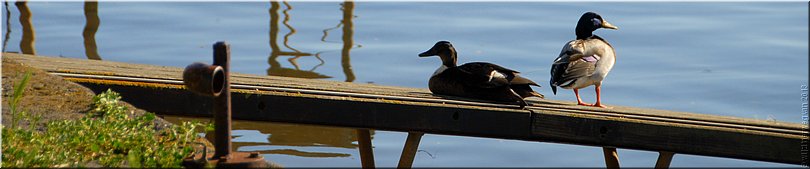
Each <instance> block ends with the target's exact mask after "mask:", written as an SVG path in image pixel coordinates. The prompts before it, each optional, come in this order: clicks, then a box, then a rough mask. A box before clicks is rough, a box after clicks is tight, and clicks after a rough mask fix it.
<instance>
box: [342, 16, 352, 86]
mask: <svg viewBox="0 0 810 169" xmlns="http://www.w3.org/2000/svg"><path fill="white" fill-rule="evenodd" d="M342 10H343V20H341V23H342V24H343V50H342V51H341V52H340V56H341V57H340V63H341V65H343V73H344V74H346V82H353V81H354V79H355V77H354V71H352V65H351V58H349V52H351V50H352V46H354V38H353V37H354V22H352V18H353V17H354V2H352V1H346V2H344V3H343V8H342Z"/></svg>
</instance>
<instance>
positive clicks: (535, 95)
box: [529, 91, 546, 99]
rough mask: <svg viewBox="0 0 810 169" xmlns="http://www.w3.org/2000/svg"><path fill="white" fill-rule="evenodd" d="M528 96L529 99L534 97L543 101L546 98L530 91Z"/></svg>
mask: <svg viewBox="0 0 810 169" xmlns="http://www.w3.org/2000/svg"><path fill="white" fill-rule="evenodd" d="M529 94H530V96H529V97H532V96H534V97H539V98H541V99H545V98H546V96H543V94H540V93H537V92H535V91H531V92H529Z"/></svg>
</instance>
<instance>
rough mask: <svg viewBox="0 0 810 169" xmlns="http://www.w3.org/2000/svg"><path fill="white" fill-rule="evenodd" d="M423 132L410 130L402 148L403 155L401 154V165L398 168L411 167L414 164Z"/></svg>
mask: <svg viewBox="0 0 810 169" xmlns="http://www.w3.org/2000/svg"><path fill="white" fill-rule="evenodd" d="M423 135H425V133H422V132H408V139H407V140H405V147H403V148H402V155H400V156H399V165H397V168H411V166H412V165H413V158H414V157H416V151H417V149H419V141H421V140H422V136H423Z"/></svg>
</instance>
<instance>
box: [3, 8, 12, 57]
mask: <svg viewBox="0 0 810 169" xmlns="http://www.w3.org/2000/svg"><path fill="white" fill-rule="evenodd" d="M3 7H5V8H6V36H3V52H6V46H7V45H8V35H10V34H11V11H9V10H8V1H4V2H3Z"/></svg>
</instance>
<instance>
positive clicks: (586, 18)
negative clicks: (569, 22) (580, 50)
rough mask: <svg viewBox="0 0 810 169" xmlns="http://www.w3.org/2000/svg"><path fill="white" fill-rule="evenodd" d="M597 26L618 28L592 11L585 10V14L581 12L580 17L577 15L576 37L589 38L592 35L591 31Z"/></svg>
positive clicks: (597, 27)
mask: <svg viewBox="0 0 810 169" xmlns="http://www.w3.org/2000/svg"><path fill="white" fill-rule="evenodd" d="M599 28H605V29H614V30H617V29H619V27H616V26H613V24H610V23H608V22H607V21H606V20H605V19H604V18H602V16H601V15H599V14H596V13H594V12H585V14H582V17H579V22H577V28H576V33H577V39H585V38H589V37H591V36H593V31H595V30H596V29H599Z"/></svg>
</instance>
